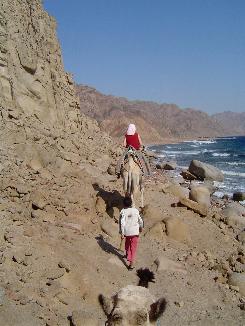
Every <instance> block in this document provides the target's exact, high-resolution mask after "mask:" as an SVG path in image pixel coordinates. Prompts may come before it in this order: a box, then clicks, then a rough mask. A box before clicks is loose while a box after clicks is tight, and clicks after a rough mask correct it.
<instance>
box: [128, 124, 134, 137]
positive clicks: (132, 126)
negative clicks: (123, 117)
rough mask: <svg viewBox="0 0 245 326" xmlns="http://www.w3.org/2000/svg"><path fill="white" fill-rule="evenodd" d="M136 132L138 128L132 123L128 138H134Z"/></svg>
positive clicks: (129, 126)
mask: <svg viewBox="0 0 245 326" xmlns="http://www.w3.org/2000/svg"><path fill="white" fill-rule="evenodd" d="M135 131H136V127H135V125H134V124H133V123H130V124H129V125H128V129H127V135H128V136H132V135H134V134H135Z"/></svg>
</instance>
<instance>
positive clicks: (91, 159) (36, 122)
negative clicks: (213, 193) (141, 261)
mask: <svg viewBox="0 0 245 326" xmlns="http://www.w3.org/2000/svg"><path fill="white" fill-rule="evenodd" d="M55 27H56V23H55V20H54V19H53V18H52V17H50V16H49V15H48V13H47V12H45V11H44V10H43V8H42V3H41V0H0V192H1V198H0V215H1V218H0V305H1V312H0V325H10V326H12V325H14V326H17V325H18V326H20V325H22V326H27V325H29V326H34V325H35V326H37V325H50V326H51V325H68V323H69V324H70V322H69V321H68V319H67V318H68V315H69V312H68V311H67V310H66V309H65V310H64V307H63V304H62V303H61V301H62V299H61V301H59V302H58V301H57V298H54V293H52V294H51V292H52V291H51V292H50V291H49V290H48V286H49V285H47V282H48V279H49V277H50V276H51V274H53V272H55V273H56V272H57V273H58V274H59V275H60V276H61V274H62V273H63V272H64V273H63V274H66V272H65V271H66V270H67V271H68V269H69V268H68V267H67V268H66V269H65V267H64V266H63V265H62V266H63V267H61V260H62V259H63V258H64V257H70V258H71V259H73V257H75V256H76V255H74V253H72V251H73V249H75V248H74V247H73V243H72V242H70V241H71V238H70V236H68V238H69V239H68V238H67V237H66V233H67V232H68V233H69V234H70V235H71V234H73V233H74V232H78V233H79V234H81V229H83V228H85V229H86V230H88V229H89V228H91V227H92V226H93V224H92V223H91V220H92V219H93V218H94V217H95V216H96V211H95V203H96V193H97V191H96V190H95V189H94V187H93V183H95V182H98V179H96V178H97V176H98V175H101V174H102V173H103V172H105V171H106V170H107V168H108V165H109V162H110V160H111V156H113V155H115V153H114V152H113V146H114V145H113V142H112V141H111V139H110V138H109V137H108V136H107V135H106V134H104V133H103V132H101V130H100V128H99V126H98V123H97V122H96V121H95V120H92V119H91V118H89V117H85V116H84V115H82V114H81V113H80V109H79V103H78V100H77V98H76V95H75V91H74V84H73V80H72V78H71V76H70V75H69V74H67V73H66V72H65V71H64V67H63V63H62V56H61V50H60V46H59V43H58V41H57V37H56V31H55ZM51 229H52V230H51ZM74 230H75V231H74ZM51 233H52V235H51ZM62 238H64V239H65V240H62ZM69 243H70V245H69ZM67 245H68V247H70V249H69V250H68V251H69V253H68V251H66V249H65V247H66V246H67ZM81 248H83V245H81ZM70 250H71V251H70ZM75 250H77V248H76V249H75ZM27 251H28V252H29V253H27ZM26 254H27V255H28V256H26ZM25 257H29V258H25ZM24 260H25V262H24V263H23V261H24ZM27 260H28V261H27ZM76 260H77V258H76ZM59 261H60V266H59ZM74 263H75V262H74ZM78 265H79V264H78ZM60 271H62V273H61V274H60ZM80 272H81V266H80V265H79V267H77V268H75V269H73V272H72V275H73V276H72V277H73V278H74V279H77V281H75V280H74V281H69V282H70V283H71V287H69V286H68V285H66V286H68V288H70V290H69V291H73V290H71V288H73V289H74V291H75V292H76V291H77V293H78V294H77V299H76V300H75V301H76V302H77V303H79V302H80V303H81V297H80V296H81V293H82V292H81V291H80V288H79V286H78V283H79V284H81V282H82V283H83V281H82V279H81V278H79V274H80ZM50 273H51V274H50ZM58 274H56V276H54V275H53V276H54V278H53V276H51V278H52V279H53V281H54V280H55V279H56V277H57V276H58ZM60 276H58V278H59V277H60ZM50 280H51V279H50ZM53 281H52V280H51V283H52V282H53ZM84 282H85V280H84ZM51 283H50V284H51ZM84 284H85V283H84ZM66 286H65V285H64V287H66ZM45 288H46V289H45ZM43 291H44V292H46V294H44V292H43ZM79 291H80V292H79ZM41 292H43V293H41ZM58 292H59V291H58ZM75 292H73V295H72V296H73V297H74V296H75V297H76V295H75ZM56 294H57V293H56ZM50 295H51V296H50ZM78 296H79V298H80V299H78ZM75 297H74V298H75ZM52 298H53V299H52ZM39 299H40V301H39ZM51 301H52V302H51ZM80 303H79V304H80ZM2 305H3V307H2ZM53 309H58V310H59V311H58V310H57V311H56V312H54V311H53ZM69 309H70V308H69ZM51 310H52V311H51Z"/></svg>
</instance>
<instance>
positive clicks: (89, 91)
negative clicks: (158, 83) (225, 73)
mask: <svg viewBox="0 0 245 326" xmlns="http://www.w3.org/2000/svg"><path fill="white" fill-rule="evenodd" d="M77 93H78V96H79V98H80V103H81V110H82V112H83V113H85V114H86V115H89V116H91V117H93V118H95V119H96V120H97V121H98V122H99V124H100V126H101V127H102V129H103V130H106V131H109V133H110V135H111V136H113V137H122V135H123V134H124V132H125V128H126V126H127V125H128V123H129V122H131V121H134V122H135V123H136V125H137V126H138V130H139V131H140V133H141V134H142V138H143V139H144V141H145V142H148V143H153V142H161V141H166V140H169V139H171V138H174V139H176V138H178V139H183V138H195V137H215V136H220V135H223V134H224V133H225V130H224V128H222V126H221V125H220V124H219V123H217V122H216V121H215V120H214V119H212V118H211V117H209V116H208V115H207V114H206V113H204V112H201V111H197V110H193V109H185V110H182V109H180V108H179V107H178V106H176V105H174V104H157V103H154V102H144V101H128V100H127V99H125V98H120V97H115V96H111V95H104V94H101V93H99V92H98V91H97V90H95V89H94V88H91V87H88V86H83V85H79V86H77Z"/></svg>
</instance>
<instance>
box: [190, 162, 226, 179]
mask: <svg viewBox="0 0 245 326" xmlns="http://www.w3.org/2000/svg"><path fill="white" fill-rule="evenodd" d="M189 171H190V173H192V174H194V175H195V176H196V177H197V178H198V179H200V180H204V179H206V180H213V181H219V182H222V181H224V175H223V173H222V172H221V171H220V170H219V169H218V168H216V167H215V166H213V165H211V164H207V163H203V162H200V161H198V160H192V161H191V163H190V166H189Z"/></svg>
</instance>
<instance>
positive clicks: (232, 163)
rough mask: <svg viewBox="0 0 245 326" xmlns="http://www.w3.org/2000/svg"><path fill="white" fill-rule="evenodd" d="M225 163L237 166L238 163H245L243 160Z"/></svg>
mask: <svg viewBox="0 0 245 326" xmlns="http://www.w3.org/2000/svg"><path fill="white" fill-rule="evenodd" d="M226 164H228V165H235V166H238V165H245V162H227V163H226Z"/></svg>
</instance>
